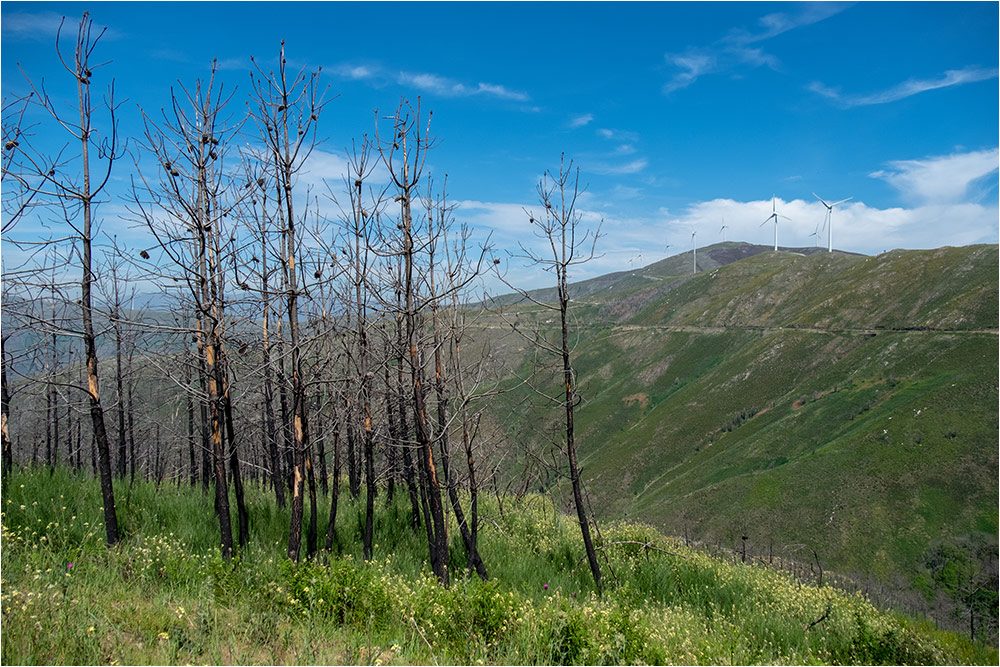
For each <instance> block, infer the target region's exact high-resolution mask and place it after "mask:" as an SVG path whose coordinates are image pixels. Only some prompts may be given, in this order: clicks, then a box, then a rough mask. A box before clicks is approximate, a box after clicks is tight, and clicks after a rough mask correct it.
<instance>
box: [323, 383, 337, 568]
mask: <svg viewBox="0 0 1000 667" xmlns="http://www.w3.org/2000/svg"><path fill="white" fill-rule="evenodd" d="M330 405H331V409H332V410H333V483H332V484H331V488H330V520H329V521H328V522H327V524H326V550H327V551H332V550H333V538H334V536H335V534H336V532H337V501H338V500H339V499H340V420H338V419H337V396H336V393H334V396H333V400H332V401H330Z"/></svg>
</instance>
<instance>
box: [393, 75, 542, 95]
mask: <svg viewBox="0 0 1000 667" xmlns="http://www.w3.org/2000/svg"><path fill="white" fill-rule="evenodd" d="M397 81H398V82H399V83H400V84H403V85H407V86H413V87H415V88H419V89H421V90H424V91H427V92H431V93H435V94H438V95H442V96H444V97H471V96H474V95H486V96H488V97H497V98H499V99H504V100H515V101H518V102H527V101H528V100H529V99H531V98H529V97H528V95H527V94H525V93H522V92H518V91H515V90H508V89H507V88H505V87H504V86H501V85H497V84H493V83H482V82H480V83H478V84H476V85H475V86H468V85H466V84H464V83H461V82H458V81H455V80H454V79H449V78H447V77H443V76H439V75H437V74H429V73H426V72H422V73H413V72H400V73H399V75H398V77H397Z"/></svg>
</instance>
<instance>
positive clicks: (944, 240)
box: [456, 193, 1000, 293]
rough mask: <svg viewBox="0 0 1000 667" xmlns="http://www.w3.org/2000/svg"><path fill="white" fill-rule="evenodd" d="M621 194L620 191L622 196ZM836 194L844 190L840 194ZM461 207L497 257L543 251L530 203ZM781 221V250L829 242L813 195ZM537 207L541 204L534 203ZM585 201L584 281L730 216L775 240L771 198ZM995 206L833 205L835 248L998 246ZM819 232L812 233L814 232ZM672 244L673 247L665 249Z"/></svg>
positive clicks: (685, 247) (739, 237) (533, 283)
mask: <svg viewBox="0 0 1000 667" xmlns="http://www.w3.org/2000/svg"><path fill="white" fill-rule="evenodd" d="M619 194H621V193H619ZM838 196H839V194H838ZM459 204H460V206H459V209H458V211H457V214H456V215H457V218H458V219H459V220H462V221H465V222H469V223H470V224H471V225H472V226H475V227H478V228H479V229H480V230H481V231H483V236H485V232H486V231H492V232H493V235H494V243H495V245H496V247H497V248H498V256H504V255H505V253H503V252H502V251H503V250H510V251H511V252H513V253H514V254H517V252H516V249H517V244H518V242H522V243H525V244H526V245H528V246H529V247H531V248H533V249H535V250H536V251H538V252H544V251H545V250H546V246H545V244H544V243H543V241H542V240H541V239H538V238H537V237H536V236H534V234H533V232H534V230H533V228H532V227H531V225H530V224H529V223H528V216H527V214H526V213H525V209H528V210H531V209H532V205H530V204H516V203H501V202H481V201H462V202H459ZM775 207H776V209H777V211H778V213H780V214H782V215H785V216H787V217H788V218H791V220H786V219H782V220H781V221H780V223H779V227H778V243H779V245H781V246H782V247H809V246H816V245H818V246H825V245H826V231H825V229H823V222H824V219H825V216H826V209H825V207H824V206H823V205H822V204H821V203H820V202H818V201H816V200H815V199H811V198H810V199H809V200H803V199H793V200H791V201H785V200H782V199H777V200H776V201H775ZM534 208H535V209H537V208H538V206H537V205H535V206H534ZM601 208H603V209H604V210H599V209H598V208H597V207H596V206H588V207H587V208H586V209H581V210H580V213H581V215H582V216H583V224H582V228H586V229H591V230H593V229H596V227H597V225H598V224H601V229H602V233H603V236H602V237H601V239H600V241H599V242H598V244H597V253H598V255H599V256H598V257H596V258H595V259H594V260H593V261H592V262H589V263H587V264H584V265H581V266H579V267H575V273H574V275H573V276H572V277H571V279H572V280H585V279H587V278H592V277H595V276H598V275H601V274H604V273H610V272H613V271H626V270H629V269H631V268H638V266H639V265H640V264H639V253H641V254H642V259H641V265H646V264H650V263H652V262H655V261H658V260H660V259H663V258H664V257H666V256H668V255H676V254H678V253H681V252H688V251H689V250H690V248H691V232H692V231H697V238H696V241H697V244H698V247H704V246H708V245H712V244H714V243H718V242H721V241H722V233H721V231H720V228H721V227H722V225H723V220H725V225H726V227H727V229H726V238H727V239H728V240H729V241H745V242H749V243H756V244H760V245H770V244H771V243H772V242H773V238H774V236H773V235H774V228H773V226H772V225H771V224H767V225H764V226H761V223H762V222H764V221H765V220H766V219H767V217H768V216H770V214H771V200H770V199H765V200H758V201H737V200H733V199H712V200H709V201H702V202H695V203H692V204H691V205H690V206H688V207H687V208H686V209H685V210H683V211H680V212H671V211H668V210H665V209H660V210H659V211H658V212H657V213H656V214H655V215H651V216H645V217H627V216H623V215H619V214H617V213H616V212H615V210H614V207H613V206H612V205H607V206H603V207H601ZM998 215H1000V211H998V208H997V205H996V204H990V205H983V204H977V203H954V204H935V205H920V206H916V207H913V208H901V207H896V208H885V209H880V208H875V207H871V206H868V205H867V204H865V203H863V202H854V201H851V202H847V203H845V204H841V205H840V206H838V207H836V208H835V209H834V213H833V245H834V248H837V249H840V250H847V251H852V252H861V253H865V254H877V253H880V252H882V251H884V250H889V249H892V248H910V249H918V248H937V247H940V246H943V245H952V246H958V245H968V244H972V243H997V242H998V229H997V218H998ZM814 233H815V234H816V235H815V236H813V234H814ZM667 244H669V249H668V248H667ZM524 264H525V263H524V261H522V260H517V259H511V260H509V261H508V262H505V266H506V267H507V268H508V270H509V271H510V274H509V275H510V277H511V279H512V281H513V282H514V284H517V285H519V286H522V287H524V288H526V289H532V288H536V287H545V286H549V285H550V284H551V282H552V277H551V276H550V275H549V274H547V273H544V272H541V271H538V270H537V269H533V268H530V267H526V266H525V265H524ZM490 289H491V291H493V293H503V292H507V291H509V290H508V289H506V288H504V287H503V286H502V285H500V284H499V282H497V281H493V282H491V283H490Z"/></svg>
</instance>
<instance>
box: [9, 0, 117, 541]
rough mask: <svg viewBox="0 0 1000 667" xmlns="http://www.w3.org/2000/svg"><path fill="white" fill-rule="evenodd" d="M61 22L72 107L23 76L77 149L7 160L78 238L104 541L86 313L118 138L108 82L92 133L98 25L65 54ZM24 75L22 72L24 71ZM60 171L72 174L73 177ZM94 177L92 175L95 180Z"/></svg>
mask: <svg viewBox="0 0 1000 667" xmlns="http://www.w3.org/2000/svg"><path fill="white" fill-rule="evenodd" d="M64 24H65V20H64V21H63V22H62V23H60V26H59V31H58V33H57V34H56V53H57V55H58V57H59V60H60V62H61V63H62V65H63V68H64V69H65V70H66V72H67V73H68V74H69V75H70V76H71V77H72V78H73V79H74V80H75V83H76V97H75V101H74V102H75V106H74V107H73V108H72V112H70V113H75V114H76V115H75V117H72V116H71V115H70V113H67V112H63V111H62V110H61V108H60V106H59V105H58V104H57V102H55V101H54V100H52V99H51V98H50V97H49V95H48V93H47V92H46V90H45V88H44V85H39V86H36V85H35V84H34V83H32V82H31V80H30V79H28V85H29V86H30V87H31V90H32V97H33V103H34V104H38V105H40V106H41V107H42V108H43V109H44V111H45V112H46V113H47V114H48V115H49V117H50V118H51V119H52V120H53V121H54V122H55V124H56V125H57V126H59V127H61V128H62V129H63V130H65V131H66V132H68V133H69V134H70V136H71V141H72V142H74V143H75V144H76V148H77V149H78V150H79V154H78V157H76V158H75V159H74V162H75V164H72V165H71V164H66V163H60V164H56V161H55V160H50V159H47V158H45V157H44V156H41V155H38V154H37V153H31V151H30V150H25V147H24V146H22V147H21V148H22V150H21V152H19V154H18V157H17V158H15V159H18V160H21V162H20V167H19V169H18V173H20V174H25V175H27V174H29V173H30V174H32V175H33V176H34V177H37V178H32V179H29V180H26V181H25V182H26V183H27V182H31V183H32V185H31V186H30V187H31V188H32V189H33V192H34V194H35V195H37V197H36V199H41V200H46V201H48V202H49V203H53V204H56V205H57V206H59V207H60V209H61V210H62V211H63V213H64V214H65V218H66V223H67V225H68V226H70V227H71V228H72V230H73V232H72V236H73V237H74V239H75V242H77V243H78V251H79V262H80V264H79V267H80V269H81V273H82V276H81V278H80V292H79V295H80V301H79V307H80V323H81V331H80V332H79V335H80V338H81V340H82V342H83V348H84V357H85V360H86V369H87V383H86V389H85V391H86V393H87V396H88V401H89V412H90V420H91V424H92V431H93V437H94V444H95V447H96V460H95V463H96V469H97V472H98V476H99V477H100V480H101V495H102V500H103V503H104V526H105V537H106V541H107V543H108V546H112V545H114V544H116V543H117V542H118V537H119V533H118V517H117V514H116V512H115V495H114V489H113V487H112V470H111V447H110V443H109V441H108V433H107V429H106V427H105V422H104V407H103V405H102V403H101V395H100V382H99V377H98V358H97V344H96V335H95V332H94V318H93V311H94V306H93V296H92V291H93V286H94V282H95V272H94V266H93V262H94V260H93V242H94V236H95V217H96V214H95V208H96V200H97V198H98V197H99V196H100V194H101V192H102V191H103V190H104V188H105V186H106V185H107V183H108V181H109V180H110V178H111V171H112V167H113V165H114V163H115V162H117V160H118V159H119V158H120V157H121V153H122V146H121V145H120V144H119V142H118V139H119V137H118V131H117V119H116V111H117V107H116V103H115V101H114V99H115V98H114V83H113V82H112V84H111V85H110V86H109V88H108V92H107V94H106V102H105V104H104V106H105V107H106V108H107V110H108V113H109V120H108V124H107V126H106V128H105V129H104V131H103V132H98V131H97V130H96V129H95V128H94V126H93V121H94V116H95V108H94V105H93V103H92V101H91V91H92V88H93V79H94V76H95V70H97V69H98V68H99V67H101V66H102V65H103V64H104V63H101V64H95V63H93V62H92V57H93V54H94V51H95V50H96V48H97V44H98V42H99V41H100V38H101V36H102V35H103V34H104V29H100V30H97V31H96V34H95V27H94V23H93V20H91V18H90V14H89V12H84V14H83V17H82V18H81V20H80V23H79V25H78V26H77V31H76V39H75V42H74V45H73V50H72V55H70V53H69V51H68V50H65V49H64V48H63V46H62V35H63V27H64ZM25 78H26V79H27V76H25ZM94 153H96V156H97V161H99V162H100V163H101V165H100V167H99V170H100V171H99V173H97V174H96V175H95V174H92V171H91V167H92V166H94V165H92V154H94ZM64 172H69V174H72V173H74V172H75V173H78V174H79V178H78V179H77V178H75V177H73V176H71V175H69V174H66V173H64ZM95 176H96V177H95Z"/></svg>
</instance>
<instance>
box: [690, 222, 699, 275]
mask: <svg viewBox="0 0 1000 667" xmlns="http://www.w3.org/2000/svg"><path fill="white" fill-rule="evenodd" d="M697 234H698V232H697V231H694V230H692V231H691V273H698V246H696V245H695V244H694V237H695V236H696V235H697Z"/></svg>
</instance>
